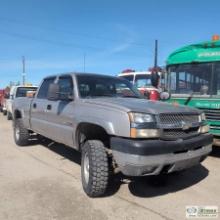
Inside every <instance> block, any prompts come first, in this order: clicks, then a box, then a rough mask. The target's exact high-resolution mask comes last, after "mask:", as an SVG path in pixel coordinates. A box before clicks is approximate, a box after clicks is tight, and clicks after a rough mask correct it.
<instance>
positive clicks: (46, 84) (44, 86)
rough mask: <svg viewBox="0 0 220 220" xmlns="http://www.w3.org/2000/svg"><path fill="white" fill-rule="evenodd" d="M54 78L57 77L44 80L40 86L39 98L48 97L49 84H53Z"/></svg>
mask: <svg viewBox="0 0 220 220" xmlns="http://www.w3.org/2000/svg"><path fill="white" fill-rule="evenodd" d="M54 80H55V77H53V78H47V79H45V80H44V81H43V83H42V85H41V87H40V90H39V92H38V94H37V98H38V99H47V93H48V90H49V86H50V84H52V83H53V82H54Z"/></svg>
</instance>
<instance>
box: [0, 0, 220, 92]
mask: <svg viewBox="0 0 220 220" xmlns="http://www.w3.org/2000/svg"><path fill="white" fill-rule="evenodd" d="M219 8H220V1H219V0H212V1H206V0H193V1H192V0H184V1H183V0H181V1H179V0H0V88H4V87H5V86H7V85H9V83H10V82H11V81H12V82H19V81H20V82H22V77H21V75H22V56H25V60H26V70H25V72H26V81H27V82H28V83H32V84H34V85H39V83H40V81H41V80H42V78H43V77H45V76H47V75H52V74H56V73H64V72H73V71H77V72H84V71H85V72H91V73H103V74H110V75H116V74H118V73H119V72H121V71H122V70H124V69H128V68H131V69H135V70H136V71H144V70H148V68H149V67H151V66H153V62H154V41H155V39H157V40H158V42H159V45H158V46H159V50H158V63H159V65H160V66H164V65H165V63H166V59H167V57H168V55H169V54H170V53H171V52H173V51H174V50H176V49H178V48H179V47H182V46H184V45H188V44H191V43H198V42H201V41H206V40H210V39H211V37H212V35H214V34H220V30H219V21H220V13H219Z"/></svg>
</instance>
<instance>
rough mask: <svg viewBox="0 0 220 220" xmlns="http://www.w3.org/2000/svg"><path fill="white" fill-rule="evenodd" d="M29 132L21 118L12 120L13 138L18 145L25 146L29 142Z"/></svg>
mask: <svg viewBox="0 0 220 220" xmlns="http://www.w3.org/2000/svg"><path fill="white" fill-rule="evenodd" d="M29 138H30V134H29V131H28V129H26V128H25V127H24V124H23V121H22V119H16V120H15V121H14V140H15V143H16V144H17V145H18V146H26V145H28V144H29Z"/></svg>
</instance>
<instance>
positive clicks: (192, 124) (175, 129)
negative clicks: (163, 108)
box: [158, 113, 200, 139]
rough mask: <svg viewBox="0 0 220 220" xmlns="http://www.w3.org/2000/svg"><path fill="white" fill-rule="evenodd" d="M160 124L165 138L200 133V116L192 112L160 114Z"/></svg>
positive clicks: (183, 136) (185, 136) (177, 137)
mask: <svg viewBox="0 0 220 220" xmlns="http://www.w3.org/2000/svg"><path fill="white" fill-rule="evenodd" d="M158 124H159V125H160V128H161V130H162V138H163V139H180V138H182V139H186V138H189V137H193V136H196V135H198V134H199V127H200V117H199V115H198V114H190V113H187V114H182V113H172V114H171V113H169V114H160V115H159V118H158Z"/></svg>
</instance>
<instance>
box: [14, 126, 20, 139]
mask: <svg viewBox="0 0 220 220" xmlns="http://www.w3.org/2000/svg"><path fill="white" fill-rule="evenodd" d="M15 137H16V140H19V137H20V130H19V128H15Z"/></svg>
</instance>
